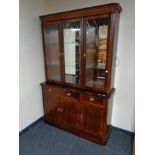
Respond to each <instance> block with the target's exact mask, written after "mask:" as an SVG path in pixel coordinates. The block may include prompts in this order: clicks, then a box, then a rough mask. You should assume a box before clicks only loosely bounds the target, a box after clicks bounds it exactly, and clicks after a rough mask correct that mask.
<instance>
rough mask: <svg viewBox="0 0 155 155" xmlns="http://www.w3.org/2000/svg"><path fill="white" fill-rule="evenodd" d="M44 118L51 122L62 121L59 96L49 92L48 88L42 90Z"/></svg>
mask: <svg viewBox="0 0 155 155" xmlns="http://www.w3.org/2000/svg"><path fill="white" fill-rule="evenodd" d="M43 97H44V98H43V99H44V117H45V119H48V120H52V121H58V120H59V121H61V120H62V114H61V113H62V105H61V102H60V99H59V95H58V94H55V93H53V92H51V89H50V88H48V87H45V88H43Z"/></svg>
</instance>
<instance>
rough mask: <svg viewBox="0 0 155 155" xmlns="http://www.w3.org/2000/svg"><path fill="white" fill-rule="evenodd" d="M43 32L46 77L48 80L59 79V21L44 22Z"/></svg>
mask: <svg viewBox="0 0 155 155" xmlns="http://www.w3.org/2000/svg"><path fill="white" fill-rule="evenodd" d="M43 34H44V52H45V67H46V78H47V80H48V81H50V80H52V81H61V67H60V59H61V57H60V56H61V54H60V53H61V52H60V51H61V49H60V23H59V22H58V23H57V22H56V23H44V25H43Z"/></svg>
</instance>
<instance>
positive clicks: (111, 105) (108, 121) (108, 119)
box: [107, 96, 113, 126]
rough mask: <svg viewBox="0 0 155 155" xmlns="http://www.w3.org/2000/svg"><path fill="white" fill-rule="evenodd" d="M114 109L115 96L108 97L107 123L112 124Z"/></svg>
mask: <svg viewBox="0 0 155 155" xmlns="http://www.w3.org/2000/svg"><path fill="white" fill-rule="evenodd" d="M112 109H113V96H111V97H110V98H109V99H108V109H107V125H108V126H109V125H111V122H112Z"/></svg>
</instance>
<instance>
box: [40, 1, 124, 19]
mask: <svg viewBox="0 0 155 155" xmlns="http://www.w3.org/2000/svg"><path fill="white" fill-rule="evenodd" d="M121 11H122V8H121V6H120V5H119V3H110V4H105V5H99V6H93V7H88V8H82V9H77V10H70V11H65V12H60V13H54V14H48V15H43V16H40V20H41V21H42V22H50V21H56V20H63V19H71V18H80V17H85V16H93V15H100V14H111V13H120V12H121Z"/></svg>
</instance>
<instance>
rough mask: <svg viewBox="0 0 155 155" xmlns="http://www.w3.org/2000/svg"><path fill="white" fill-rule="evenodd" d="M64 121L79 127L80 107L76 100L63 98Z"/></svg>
mask: <svg viewBox="0 0 155 155" xmlns="http://www.w3.org/2000/svg"><path fill="white" fill-rule="evenodd" d="M62 104H63V107H64V108H63V110H64V111H63V114H64V116H63V118H64V123H65V124H66V125H69V126H71V127H74V128H78V127H79V115H80V107H79V102H78V101H76V100H69V99H62Z"/></svg>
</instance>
